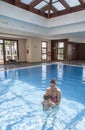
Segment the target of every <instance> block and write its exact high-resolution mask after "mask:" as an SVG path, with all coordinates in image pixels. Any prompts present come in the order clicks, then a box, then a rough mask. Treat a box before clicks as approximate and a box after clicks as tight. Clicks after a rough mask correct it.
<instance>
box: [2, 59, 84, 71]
mask: <svg viewBox="0 0 85 130" xmlns="http://www.w3.org/2000/svg"><path fill="white" fill-rule="evenodd" d="M51 63H57V64H68V65H78V66H85V61H70V62H66V61H63V62H55V61H53V62H46V63H12V64H6V65H0V71H2V70H8V69H14V68H21V67H29V66H36V65H42V64H51Z"/></svg>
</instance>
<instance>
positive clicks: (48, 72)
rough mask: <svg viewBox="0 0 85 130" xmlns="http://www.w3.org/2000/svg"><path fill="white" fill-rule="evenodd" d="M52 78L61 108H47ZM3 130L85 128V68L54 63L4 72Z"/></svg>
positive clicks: (0, 90) (0, 91)
mask: <svg viewBox="0 0 85 130" xmlns="http://www.w3.org/2000/svg"><path fill="white" fill-rule="evenodd" d="M52 78H55V79H57V86H58V87H59V88H60V89H61V91H62V99H61V103H60V105H59V107H57V108H54V109H52V110H50V111H43V110H42V105H41V101H42V99H43V94H44V92H45V89H46V88H47V87H48V86H49V82H50V80H51V79H52ZM0 130H85V67H76V66H67V65H63V64H51V65H45V64H43V65H42V66H38V67H30V68H24V69H15V70H7V71H1V72H0Z"/></svg>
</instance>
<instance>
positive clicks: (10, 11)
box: [0, 1, 47, 26]
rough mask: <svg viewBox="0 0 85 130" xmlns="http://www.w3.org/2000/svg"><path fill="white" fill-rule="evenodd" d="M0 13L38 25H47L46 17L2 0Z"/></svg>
mask: <svg viewBox="0 0 85 130" xmlns="http://www.w3.org/2000/svg"><path fill="white" fill-rule="evenodd" d="M0 14H1V15H3V16H7V17H10V18H13V19H17V20H20V21H24V22H27V23H32V24H36V25H38V26H47V19H46V18H44V17H42V16H39V15H37V14H34V13H31V12H29V11H26V10H24V9H21V8H19V7H16V6H14V5H12V4H8V3H6V2H3V1H0Z"/></svg>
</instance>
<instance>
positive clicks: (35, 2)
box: [29, 0, 42, 8]
mask: <svg viewBox="0 0 85 130" xmlns="http://www.w3.org/2000/svg"><path fill="white" fill-rule="evenodd" d="M40 2H42V0H34V1H33V2H32V3H30V4H29V6H31V7H32V8H33V7H34V6H36V5H37V4H39V3H40Z"/></svg>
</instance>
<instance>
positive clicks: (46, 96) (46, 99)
mask: <svg viewBox="0 0 85 130" xmlns="http://www.w3.org/2000/svg"><path fill="white" fill-rule="evenodd" d="M43 98H44V100H43V101H42V105H43V110H50V109H52V108H53V107H54V106H55V105H56V104H55V103H53V102H52V101H51V100H50V95H49V94H44V96H43Z"/></svg>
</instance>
